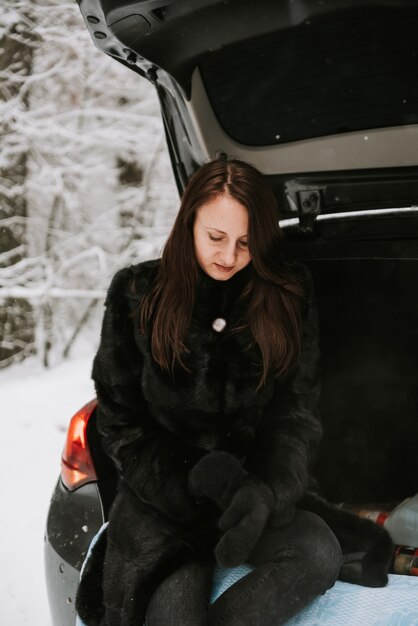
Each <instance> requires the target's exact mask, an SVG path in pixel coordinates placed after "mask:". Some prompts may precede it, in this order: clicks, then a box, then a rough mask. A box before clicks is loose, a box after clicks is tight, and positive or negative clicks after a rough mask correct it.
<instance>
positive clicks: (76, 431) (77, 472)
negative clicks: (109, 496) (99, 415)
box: [61, 400, 97, 491]
mask: <svg viewBox="0 0 418 626" xmlns="http://www.w3.org/2000/svg"><path fill="white" fill-rule="evenodd" d="M96 405H97V400H92V401H91V402H89V403H88V404H86V405H84V406H83V408H82V409H80V410H79V411H78V412H77V413H76V414H75V415H74V417H73V418H72V419H71V422H70V425H69V427H68V432H67V439H66V441H65V445H64V450H63V452H62V459H61V478H62V482H63V483H64V485H65V486H66V487H67V489H69V490H70V491H74V489H76V488H77V487H81V485H85V484H86V483H91V482H93V481H95V480H97V475H96V470H95V469H94V465H93V460H92V458H91V454H90V450H89V446H88V442H87V432H86V431H87V423H88V421H89V418H90V416H91V414H92V413H93V411H94V409H95V408H96Z"/></svg>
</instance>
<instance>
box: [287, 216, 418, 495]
mask: <svg viewBox="0 0 418 626" xmlns="http://www.w3.org/2000/svg"><path fill="white" fill-rule="evenodd" d="M288 241H289V251H290V253H291V256H293V257H295V258H299V259H300V260H303V261H304V262H305V263H306V265H308V266H309V267H310V269H311V271H312V274H313V277H314V282H315V287H316V296H317V301H318V312H319V324H320V344H321V355H322V357H321V370H322V373H321V379H322V396H321V404H320V410H321V415H322V420H323V425H324V437H323V441H322V444H321V446H320V450H319V456H318V461H317V464H316V468H315V474H316V476H317V478H318V481H319V485H320V487H321V492H322V494H323V495H324V496H325V497H326V498H327V499H328V500H330V501H332V502H335V503H340V502H341V503H342V502H345V503H352V504H355V503H356V504H361V503H391V502H394V503H396V502H400V501H401V500H403V499H404V498H406V497H408V496H411V495H414V494H415V493H416V492H417V481H416V454H417V441H418V237H417V217H416V214H415V215H414V214H413V212H410V214H408V213H403V214H398V215H392V216H390V215H389V216H388V215H383V216H379V215H376V216H370V215H369V216H363V217H357V218H356V217H353V218H350V219H348V220H347V219H345V220H344V221H343V220H341V219H340V220H338V221H337V220H332V219H330V220H325V221H322V222H317V224H316V234H315V235H314V236H313V237H312V238H311V239H310V240H305V241H303V239H298V236H297V234H296V233H293V236H292V233H291V232H290V231H289V232H288Z"/></svg>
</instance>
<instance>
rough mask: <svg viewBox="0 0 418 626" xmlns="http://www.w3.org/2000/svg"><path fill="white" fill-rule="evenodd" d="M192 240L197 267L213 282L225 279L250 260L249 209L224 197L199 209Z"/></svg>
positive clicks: (221, 195)
mask: <svg viewBox="0 0 418 626" xmlns="http://www.w3.org/2000/svg"><path fill="white" fill-rule="evenodd" d="M193 237H194V245H195V251H196V257H197V260H198V262H199V265H200V267H201V268H202V270H203V271H205V272H206V274H208V275H209V276H211V277H212V278H215V279H216V280H228V279H229V278H231V276H233V275H234V274H236V273H237V272H239V271H240V270H242V269H243V268H244V267H245V266H246V265H248V263H249V262H250V261H251V255H250V251H249V250H248V210H247V208H246V207H245V206H244V205H243V204H241V203H240V202H238V201H237V200H234V198H231V197H230V196H228V195H227V194H220V195H218V196H216V198H214V199H212V200H209V201H208V202H207V203H205V204H202V205H201V206H200V207H199V209H198V211H197V214H196V219H195V222H194V226H193Z"/></svg>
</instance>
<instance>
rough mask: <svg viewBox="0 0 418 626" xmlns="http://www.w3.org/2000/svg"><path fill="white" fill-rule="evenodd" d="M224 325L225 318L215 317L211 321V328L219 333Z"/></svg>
mask: <svg viewBox="0 0 418 626" xmlns="http://www.w3.org/2000/svg"><path fill="white" fill-rule="evenodd" d="M225 326H226V320H224V319H223V318H222V317H217V318H216V320H213V322H212V328H213V330H216V332H217V333H221V332H222V331H223V329H224V328H225Z"/></svg>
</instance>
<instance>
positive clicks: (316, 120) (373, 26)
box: [199, 7, 418, 146]
mask: <svg viewBox="0 0 418 626" xmlns="http://www.w3.org/2000/svg"><path fill="white" fill-rule="evenodd" d="M417 33H418V11H417V9H414V10H406V9H399V10H395V9H394V8H393V7H392V8H386V9H385V8H380V9H379V10H376V9H373V10H371V9H370V10H365V9H363V10H357V11H350V10H346V11H340V12H339V13H335V14H333V15H323V16H317V17H316V18H315V19H312V20H305V21H304V22H303V23H302V24H300V25H298V26H296V27H293V28H287V29H286V30H281V31H278V32H276V33H273V34H268V35H264V36H263V37H258V38H254V39H250V40H247V41H245V42H241V43H239V44H233V45H230V46H227V47H225V48H223V49H220V50H217V51H215V52H212V53H211V54H210V55H208V56H206V57H205V58H204V59H203V60H202V61H201V63H200V64H199V68H200V71H201V74H202V78H203V81H204V84H205V87H206V89H207V92H208V96H209V99H210V101H211V103H212V106H213V109H214V112H215V114H216V116H217V118H218V120H219V123H220V124H221V126H222V127H223V128H224V130H225V131H226V132H227V134H228V135H230V136H231V137H232V138H233V139H234V140H236V141H238V142H239V143H242V144H246V145H250V146H261V145H273V144H280V143H287V142H292V141H298V140H301V139H308V138H313V137H321V136H325V135H333V134H335V133H346V132H351V131H358V130H365V129H372V128H381V127H389V126H399V125H406V124H416V123H417V122H418V36H417Z"/></svg>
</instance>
